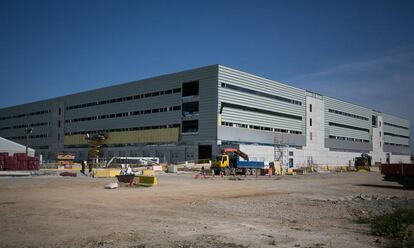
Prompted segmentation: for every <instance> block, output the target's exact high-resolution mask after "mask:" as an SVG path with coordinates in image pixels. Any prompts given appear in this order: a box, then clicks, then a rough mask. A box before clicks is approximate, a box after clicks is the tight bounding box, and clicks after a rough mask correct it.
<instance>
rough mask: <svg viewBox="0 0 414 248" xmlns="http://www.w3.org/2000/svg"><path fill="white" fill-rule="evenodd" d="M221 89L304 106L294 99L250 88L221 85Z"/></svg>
mask: <svg viewBox="0 0 414 248" xmlns="http://www.w3.org/2000/svg"><path fill="white" fill-rule="evenodd" d="M221 87H223V88H227V89H230V90H236V91H240V92H244V93H248V94H253V95H256V96H261V97H266V98H270V99H273V100H277V101H282V102H287V103H291V104H295V105H300V106H301V105H302V102H301V101H297V100H293V99H289V98H285V97H281V96H276V95H272V94H269V93H265V92H261V91H256V90H252V89H248V88H244V87H240V86H236V85H232V84H227V83H221Z"/></svg>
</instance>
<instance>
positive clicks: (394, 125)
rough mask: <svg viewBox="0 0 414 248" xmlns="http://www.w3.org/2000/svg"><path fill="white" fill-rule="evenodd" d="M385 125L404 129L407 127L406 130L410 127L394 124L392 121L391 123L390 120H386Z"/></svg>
mask: <svg viewBox="0 0 414 248" xmlns="http://www.w3.org/2000/svg"><path fill="white" fill-rule="evenodd" d="M384 125H386V126H391V127H398V128H402V129H406V130H408V129H409V128H408V127H403V126H400V125H396V124H392V123H389V122H384Z"/></svg>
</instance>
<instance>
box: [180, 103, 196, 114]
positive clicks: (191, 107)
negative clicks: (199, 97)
mask: <svg viewBox="0 0 414 248" xmlns="http://www.w3.org/2000/svg"><path fill="white" fill-rule="evenodd" d="M182 110H183V111H182V114H183V117H185V116H190V115H194V114H198V102H186V103H183V108H182Z"/></svg>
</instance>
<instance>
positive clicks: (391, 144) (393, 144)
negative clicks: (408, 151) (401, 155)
mask: <svg viewBox="0 0 414 248" xmlns="http://www.w3.org/2000/svg"><path fill="white" fill-rule="evenodd" d="M384 145H390V146H402V147H410V146H409V145H402V144H395V143H388V142H385V143H384Z"/></svg>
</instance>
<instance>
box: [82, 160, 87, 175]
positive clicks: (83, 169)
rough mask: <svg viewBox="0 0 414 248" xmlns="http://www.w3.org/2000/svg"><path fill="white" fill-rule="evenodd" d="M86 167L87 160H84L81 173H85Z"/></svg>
mask: <svg viewBox="0 0 414 248" xmlns="http://www.w3.org/2000/svg"><path fill="white" fill-rule="evenodd" d="M85 167H86V161H82V169H81V173H82V174H84V175H85Z"/></svg>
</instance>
